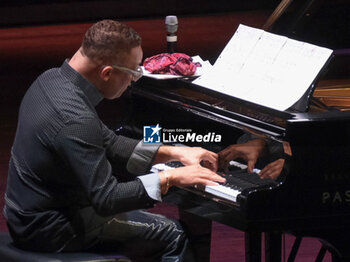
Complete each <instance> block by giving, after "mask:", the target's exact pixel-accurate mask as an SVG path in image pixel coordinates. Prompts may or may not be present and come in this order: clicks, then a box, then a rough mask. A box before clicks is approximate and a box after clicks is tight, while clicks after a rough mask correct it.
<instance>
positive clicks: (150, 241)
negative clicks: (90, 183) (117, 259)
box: [63, 208, 192, 262]
mask: <svg viewBox="0 0 350 262" xmlns="http://www.w3.org/2000/svg"><path fill="white" fill-rule="evenodd" d="M80 217H81V219H82V223H83V228H84V233H82V234H81V235H77V236H76V237H75V238H74V239H73V240H72V241H71V242H70V243H69V244H67V246H66V247H65V248H64V249H63V251H78V250H99V251H118V252H121V253H123V254H125V255H127V256H129V257H130V258H131V259H133V261H169V262H170V261H179V262H180V261H192V258H191V252H190V251H189V250H188V248H187V245H188V239H187V237H186V234H185V232H184V230H183V229H182V227H181V225H180V224H179V223H178V222H177V221H173V220H171V219H168V218H166V217H164V216H162V215H158V214H153V213H149V212H145V211H141V210H135V211H130V212H126V213H122V214H118V215H114V216H110V217H101V216H98V215H97V214H96V213H95V212H94V210H93V209H92V208H85V209H83V210H81V212H80Z"/></svg>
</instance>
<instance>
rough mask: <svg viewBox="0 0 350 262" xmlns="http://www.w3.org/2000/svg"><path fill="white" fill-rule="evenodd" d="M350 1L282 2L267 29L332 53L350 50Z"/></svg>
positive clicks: (309, 0) (266, 24) (285, 0)
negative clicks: (321, 47) (327, 49)
mask: <svg viewBox="0 0 350 262" xmlns="http://www.w3.org/2000/svg"><path fill="white" fill-rule="evenodd" d="M349 12H350V1H348V0H332V1H326V0H306V1H305V0H282V1H281V2H280V4H279V5H278V6H277V8H276V9H275V10H274V12H273V13H272V15H271V16H270V18H269V19H268V20H267V21H266V23H265V25H264V27H263V29H264V30H267V31H270V32H273V33H277V34H281V35H285V36H288V37H291V38H293V39H297V40H301V41H305V42H310V43H313V44H316V45H320V46H325V47H328V48H331V49H344V48H350V34H349V32H350V19H349V18H348V17H349Z"/></svg>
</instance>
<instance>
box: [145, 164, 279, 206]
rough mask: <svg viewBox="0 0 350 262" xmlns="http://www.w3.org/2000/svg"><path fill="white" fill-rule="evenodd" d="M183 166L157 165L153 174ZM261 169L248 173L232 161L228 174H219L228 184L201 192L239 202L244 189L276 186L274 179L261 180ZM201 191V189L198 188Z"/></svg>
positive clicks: (153, 168) (245, 167)
mask: <svg viewBox="0 0 350 262" xmlns="http://www.w3.org/2000/svg"><path fill="white" fill-rule="evenodd" d="M180 166H182V164H181V163H179V162H170V163H167V164H163V163H162V164H156V165H154V166H153V167H152V169H151V171H152V172H159V171H163V170H167V169H172V168H176V167H180ZM259 172H260V170H259V169H254V170H253V173H248V171H247V166H246V165H244V164H241V163H239V162H236V161H231V162H230V166H229V168H228V170H227V171H226V172H218V174H219V175H221V176H223V177H225V178H226V182H225V183H223V184H220V185H217V186H205V187H203V188H202V189H200V190H203V191H205V192H207V193H210V194H212V195H215V196H217V197H220V198H223V199H226V200H229V201H233V202H237V196H238V195H239V194H241V193H242V191H243V190H244V189H248V188H257V187H260V186H267V185H273V184H276V183H277V182H275V181H274V180H272V179H260V177H259V176H258V173H259ZM198 189H199V188H198Z"/></svg>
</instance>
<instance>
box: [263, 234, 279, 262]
mask: <svg viewBox="0 0 350 262" xmlns="http://www.w3.org/2000/svg"><path fill="white" fill-rule="evenodd" d="M281 243H282V234H281V232H266V233H265V261H266V262H280V261H281V256H282V253H281Z"/></svg>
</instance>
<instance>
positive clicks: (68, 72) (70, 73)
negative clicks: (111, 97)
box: [60, 59, 103, 106]
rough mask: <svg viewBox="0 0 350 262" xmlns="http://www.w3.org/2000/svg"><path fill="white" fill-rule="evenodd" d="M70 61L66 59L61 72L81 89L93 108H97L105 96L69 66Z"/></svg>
mask: <svg viewBox="0 0 350 262" xmlns="http://www.w3.org/2000/svg"><path fill="white" fill-rule="evenodd" d="M68 62H69V60H68V59H66V60H65V61H64V62H63V64H62V66H61V68H60V69H61V72H62V74H63V75H64V76H65V77H67V79H68V80H69V81H71V82H72V83H73V84H74V85H75V86H77V87H79V88H80V89H81V90H82V91H83V92H84V94H85V95H86V97H87V98H88V99H89V101H90V103H91V104H92V105H93V106H97V104H98V103H99V102H101V100H102V99H103V95H102V94H101V93H100V92H99V91H98V89H97V88H96V87H95V86H94V85H93V84H92V83H90V82H89V81H88V80H87V79H86V78H85V77H84V76H82V75H81V74H80V73H78V72H77V71H75V70H74V69H73V68H72V67H71V66H70V65H69V64H68Z"/></svg>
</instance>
